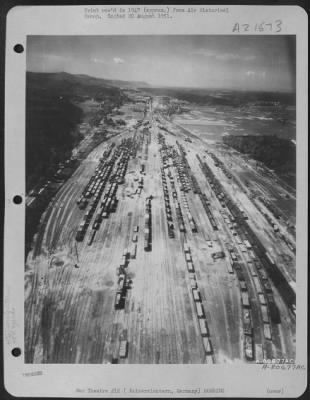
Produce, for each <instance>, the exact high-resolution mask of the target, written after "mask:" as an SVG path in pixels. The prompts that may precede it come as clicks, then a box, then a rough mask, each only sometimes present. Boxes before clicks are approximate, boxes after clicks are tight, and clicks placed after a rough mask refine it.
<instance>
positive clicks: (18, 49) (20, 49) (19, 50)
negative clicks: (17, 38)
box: [14, 43, 24, 53]
mask: <svg viewBox="0 0 310 400" xmlns="http://www.w3.org/2000/svg"><path fill="white" fill-rule="evenodd" d="M14 51H15V53H22V52H23V51H24V46H23V45H22V44H20V43H17V44H16V45H15V46H14Z"/></svg>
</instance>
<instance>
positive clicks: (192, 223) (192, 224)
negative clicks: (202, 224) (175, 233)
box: [181, 193, 198, 233]
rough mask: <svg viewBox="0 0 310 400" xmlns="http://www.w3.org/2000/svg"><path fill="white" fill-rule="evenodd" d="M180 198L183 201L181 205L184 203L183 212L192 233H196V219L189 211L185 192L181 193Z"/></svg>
mask: <svg viewBox="0 0 310 400" xmlns="http://www.w3.org/2000/svg"><path fill="white" fill-rule="evenodd" d="M181 198H182V201H183V205H184V208H185V212H186V215H187V219H188V222H189V226H190V228H191V231H192V232H193V233H197V232H198V230H197V224H196V221H195V219H194V217H193V216H192V214H191V212H190V209H189V205H188V201H187V198H186V195H185V193H181Z"/></svg>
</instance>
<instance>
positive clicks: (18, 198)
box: [13, 194, 23, 204]
mask: <svg viewBox="0 0 310 400" xmlns="http://www.w3.org/2000/svg"><path fill="white" fill-rule="evenodd" d="M22 201H23V198H22V196H20V195H18V194H17V195H16V196H14V197H13V203H14V204H21V203H22Z"/></svg>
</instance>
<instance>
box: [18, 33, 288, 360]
mask: <svg viewBox="0 0 310 400" xmlns="http://www.w3.org/2000/svg"><path fill="white" fill-rule="evenodd" d="M295 61H296V60H295V37H294V36H276V37H271V36H269V35H265V36H260V37H258V36H243V37H234V36H207V35H205V36H196V35H195V36H183V35H181V36H173V35H172V36H102V37H100V36H96V37H85V36H80V37H66V36H48V37H44V36H30V37H28V38H27V72H26V190H27V199H26V254H25V256H26V262H25V361H26V362H27V363H35V364H38V363H86V364H89V363H116V364H117V363H129V364H134V363H136V364H178V363H185V364H187V363H198V364H202V363H208V364H221V363H241V362H242V363H253V362H254V363H256V362H263V360H264V359H271V358H286V359H290V360H293V359H294V358H295V312H296V305H295V304H296V303H295V297H296V296H295V276H296V262H295V261H296V259H295V249H296V247H295V233H296V232H295V212H296V93H295V80H296V76H295Z"/></svg>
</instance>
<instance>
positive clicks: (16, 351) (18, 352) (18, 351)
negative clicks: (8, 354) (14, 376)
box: [12, 347, 22, 357]
mask: <svg viewBox="0 0 310 400" xmlns="http://www.w3.org/2000/svg"><path fill="white" fill-rule="evenodd" d="M21 354H22V351H21V349H20V348H19V347H14V349H12V355H13V356H14V357H19V356H20V355H21Z"/></svg>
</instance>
